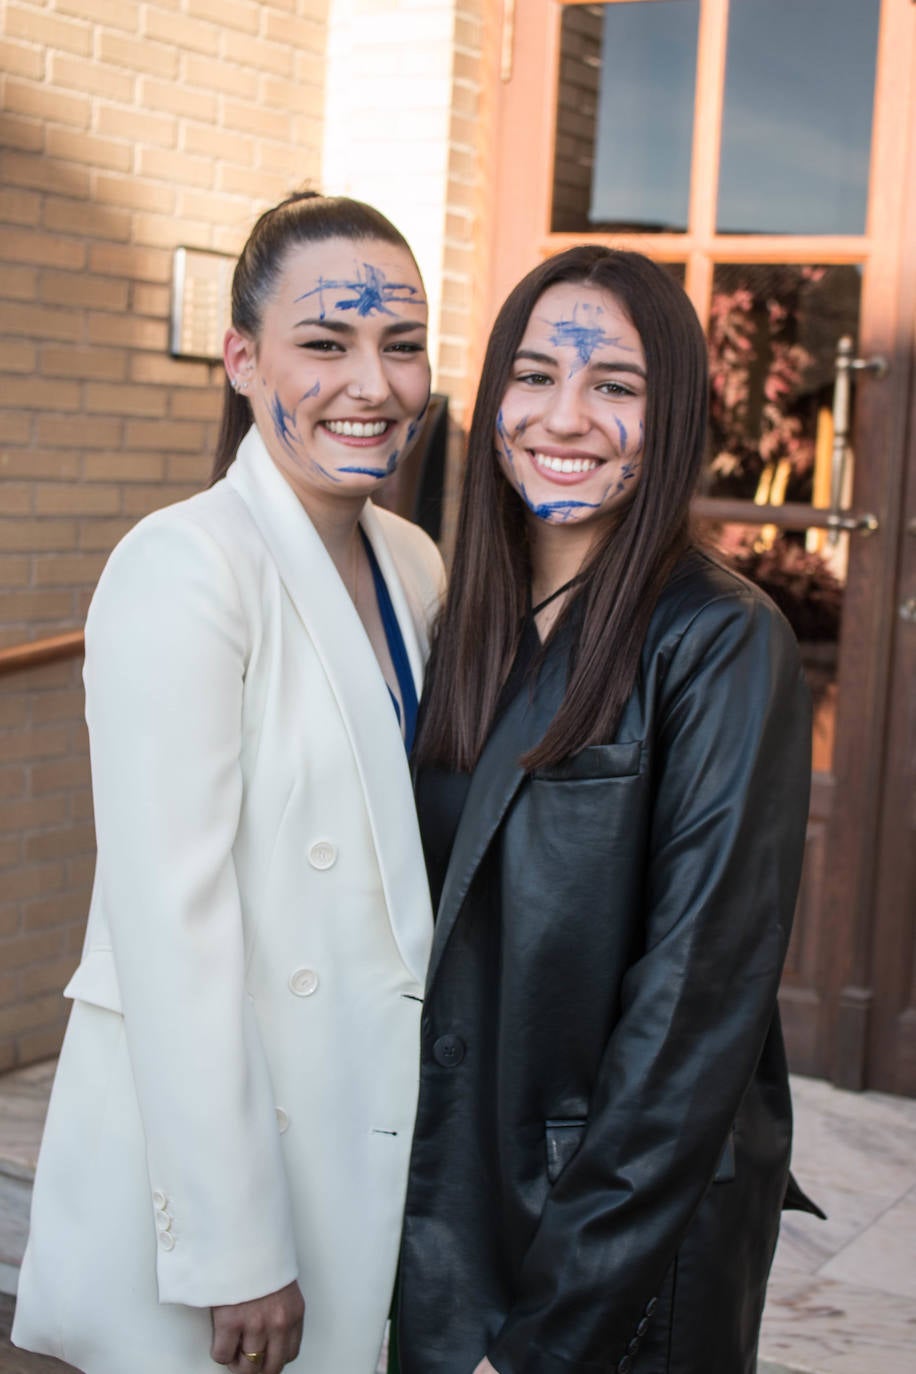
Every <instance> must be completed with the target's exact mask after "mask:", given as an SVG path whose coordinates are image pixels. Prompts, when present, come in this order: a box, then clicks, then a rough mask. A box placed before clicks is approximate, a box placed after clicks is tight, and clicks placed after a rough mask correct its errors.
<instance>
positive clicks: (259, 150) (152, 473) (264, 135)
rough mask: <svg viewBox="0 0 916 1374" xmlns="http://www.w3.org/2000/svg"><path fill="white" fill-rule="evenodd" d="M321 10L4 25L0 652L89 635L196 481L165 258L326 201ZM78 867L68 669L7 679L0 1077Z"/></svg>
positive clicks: (12, 1057) (53, 962) (266, 5)
mask: <svg viewBox="0 0 916 1374" xmlns="http://www.w3.org/2000/svg"><path fill="white" fill-rule="evenodd" d="M327 10H328V0H263V2H259V0H144V3H139V2H138V0H48V3H30V2H29V0H6V3H5V4H3V5H2V7H0V23H2V28H0V70H2V72H3V76H2V101H0V646H2V645H9V644H13V643H18V642H20V641H22V640H25V639H34V638H40V637H44V636H46V635H49V634H53V633H56V632H59V631H61V630H64V629H72V628H77V627H79V626H81V625H82V622H83V617H84V615H85V610H86V606H87V603H88V599H89V596H90V593H91V589H92V587H93V585H94V583H95V580H96V578H97V576H98V573H99V571H100V569H101V567H102V565H103V563H104V560H105V558H106V556H107V554H108V552H109V551H110V549H111V547H112V546H113V544H114V543H115V542H116V540H117V539H118V538H119V537H120V536H121V535H122V534H123V533H124V532H125V531H126V530H127V529H128V528H129V527H130V526H131V525H132V524H133V523H134V522H135V521H136V520H137V519H138V518H139V517H140V516H141V515H143V514H145V513H146V512H147V511H149V510H152V509H154V508H156V507H158V506H161V505H164V504H166V503H167V502H170V501H175V500H178V499H180V498H182V497H184V496H186V495H189V494H190V493H191V492H192V491H194V490H196V489H198V488H199V487H200V486H201V485H202V484H203V482H204V481H205V478H206V473H207V469H208V466H209V453H210V450H211V446H212V441H213V437H214V428H215V422H216V417H217V414H218V409H219V394H220V387H221V384H222V373H221V369H220V368H218V367H214V366H210V365H208V364H206V363H199V362H184V361H178V360H174V359H171V358H169V357H168V354H167V325H168V312H169V298H170V279H171V264H172V250H173V248H174V247H176V246H177V245H179V244H185V245H188V246H191V247H197V248H215V249H219V250H221V251H225V252H235V251H237V250H238V248H239V247H240V245H241V243H242V241H243V240H244V238H245V236H246V234H247V231H248V228H249V227H250V224H251V221H252V219H253V217H254V215H255V214H256V213H257V211H258V210H260V209H261V208H263V206H265V205H267V204H269V203H271V202H273V201H274V200H276V199H278V198H279V197H280V196H281V195H283V194H284V193H285V192H286V191H287V190H289V189H290V188H291V187H293V186H295V185H299V184H302V183H303V182H307V181H310V182H312V183H313V184H316V185H317V184H318V183H319V175H320V167H321V138H322V112H323V102H324V89H323V87H324V48H325V37H326V28H327ZM92 865H93V831H92V818H91V808H90V801H89V791H88V767H87V758H86V739H85V729H84V726H83V724H82V692H81V685H80V664H79V662H78V661H70V662H65V663H59V664H54V665H50V666H47V667H44V668H36V669H33V670H31V671H29V672H28V673H17V674H15V675H13V676H5V677H2V678H0V1070H2V1069H5V1068H9V1067H11V1066H13V1065H15V1064H24V1063H27V1062H29V1061H30V1060H33V1059H38V1058H42V1057H44V1056H47V1055H50V1054H53V1053H54V1052H55V1051H56V1049H57V1046H58V1044H59V1040H60V1035H61V1032H62V1026H63V1020H64V1017H65V1014H66V1007H65V1006H64V1004H63V1003H62V1001H61V999H60V996H59V990H60V988H61V987H62V986H63V983H64V982H65V981H66V978H67V976H68V974H69V971H70V970H71V969H72V968H73V967H74V966H75V963H76V959H77V956H78V952H79V948H80V944H81V941H82V933H83V923H84V918H85V913H86V909H87V906H88V897H89V889H90V884H91V874H92Z"/></svg>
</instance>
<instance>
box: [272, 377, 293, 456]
mask: <svg viewBox="0 0 916 1374" xmlns="http://www.w3.org/2000/svg"><path fill="white" fill-rule="evenodd" d="M269 404H270V418H271V419H272V420H273V426H274V433H275V434H276V436H277V438H278V439H279V440H280V443H281V444H282V445H283V447H284V448H285V449H287V451H288V452H289V453H293V451H294V450H293V437H294V436H295V422H294V420H293V415H292V412H291V411H288V410H286V409H285V408H284V405H283V402H282V401H281V400H280V396H279V393H278V392H276V391H275V392H274V394H273V397H272V399H271V401H270V403H269Z"/></svg>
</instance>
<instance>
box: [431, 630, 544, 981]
mask: <svg viewBox="0 0 916 1374" xmlns="http://www.w3.org/2000/svg"><path fill="white" fill-rule="evenodd" d="M568 646H569V638H568V635H567V634H565V633H563V632H562V631H561V632H560V633H559V634H558V636H557V638H556V640H555V641H554V643H553V644H552V645H551V647H550V649H549V650H548V652H547V655H546V657H545V659H544V662H543V664H542V666H541V669H540V671H539V673H538V676H537V680H536V682H535V686H534V691H533V692H532V691H531V690H530V687H529V686H528V685H525V686H523V687H522V688H521V689H520V691H519V692H518V693H517V694H516V696H515V698H514V700H513V701H512V702H511V703H510V705H509V707H508V708H507V710H506V712H505V714H504V715H503V716H502V717H501V719H500V720H499V721H498V722H497V725H496V728H495V729H494V731H493V733H492V734H491V736H490V738H489V739H488V741H487V743H486V745H485V746H484V750H483V753H482V754H481V756H480V759H479V760H478V762H477V767H476V768H475V769H474V773H473V775H472V777H471V784H470V787H469V788H468V794H467V798H466V800H465V803H464V810H463V811H462V813H461V820H460V822H459V824H458V830H457V832H456V834H455V843H454V845H453V847H452V854H451V858H450V860H449V866H448V872H447V873H446V875H445V883H444V885H443V888H442V898H441V901H440V903H439V911H438V914H437V917H436V928H435V931H434V933H433V947H432V954H431V956H430V963H429V970H428V972H427V976H426V986H427V990H428V989H429V988H430V987H431V986H432V983H433V979H434V978H435V975H436V971H437V969H438V967H439V963H440V961H441V959H442V955H443V952H444V950H445V946H446V945H447V943H448V940H449V936H450V935H451V933H452V930H453V929H454V926H455V922H456V920H457V919H458V914H459V912H460V910H461V905H462V903H463V901H464V899H465V897H466V896H467V892H468V889H469V887H470V885H471V882H472V881H473V878H474V874H475V873H476V872H477V869H478V867H479V866H480V863H481V860H482V859H483V857H484V854H485V853H486V851H487V848H488V847H489V845H490V843H491V841H492V839H493V836H494V835H495V834H496V831H497V830H498V828H499V826H500V824H501V822H502V819H503V817H504V816H505V814H506V812H507V811H508V809H509V806H510V805H511V802H512V799H513V797H514V796H515V794H516V792H517V791H518V788H519V786H520V785H521V783H522V781H523V779H524V777H525V772H524V769H522V768H521V767H520V765H519V759H520V758H521V757H522V755H523V754H525V753H527V752H528V750H529V749H531V748H533V746H534V745H535V744H536V743H537V742H538V740H539V739H542V738H543V736H544V734H545V732H546V730H547V727H548V725H549V724H550V722H551V720H552V719H553V717H554V716H555V715H556V713H557V709H558V708H559V705H560V702H561V701H562V700H563V694H564V692H565V690H566V677H567V664H568V662H569V648H568Z"/></svg>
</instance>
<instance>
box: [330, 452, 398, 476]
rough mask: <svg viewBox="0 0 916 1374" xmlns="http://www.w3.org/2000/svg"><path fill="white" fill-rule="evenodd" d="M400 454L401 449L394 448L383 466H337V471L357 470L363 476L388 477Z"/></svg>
mask: <svg viewBox="0 0 916 1374" xmlns="http://www.w3.org/2000/svg"><path fill="white" fill-rule="evenodd" d="M400 456H401V450H400V449H399V448H396V449H395V451H394V453H392V455H391V457H390V458H389V459H388V462H387V463H386V464H385V466H384V467H383V468H360V467H356V466H355V465H354V466H353V467H347V468H338V469H337V471H338V472H358V473H360V474H361V476H363V477H390V476H391V474H392V473H393V472H394V470H395V468H396V467H397V462H398V459H399V458H400Z"/></svg>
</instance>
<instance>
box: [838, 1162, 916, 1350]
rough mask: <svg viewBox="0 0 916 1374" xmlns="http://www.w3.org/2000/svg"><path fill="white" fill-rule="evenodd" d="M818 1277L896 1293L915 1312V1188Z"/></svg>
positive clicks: (849, 1245) (857, 1237)
mask: <svg viewBox="0 0 916 1374" xmlns="http://www.w3.org/2000/svg"><path fill="white" fill-rule="evenodd" d="M819 1273H820V1276H821V1277H822V1278H826V1279H839V1280H841V1281H843V1282H846V1283H854V1284H857V1285H858V1286H859V1287H862V1288H877V1289H880V1290H881V1291H882V1292H885V1293H897V1294H899V1295H900V1297H903V1298H909V1299H910V1301H911V1302H912V1303H913V1307H914V1310H916V1188H914V1189H913V1190H912V1191H911V1192H909V1193H907V1195H906V1197H904V1198H903V1199H902V1200H901V1201H900V1202H897V1203H895V1204H894V1205H893V1206H892V1207H889V1208H888V1209H887V1211H886V1212H884V1213H883V1214H882V1215H881V1216H880V1217H878V1218H877V1219H876V1220H875V1221H873V1222H872V1224H871V1225H870V1226H868V1227H867V1228H866V1229H865V1230H864V1231H863V1232H862V1234H861V1235H859V1236H856V1237H855V1239H853V1240H851V1241H850V1242H849V1244H848V1245H845V1246H844V1247H843V1249H842V1250H840V1251H839V1253H838V1254H836V1255H834V1256H833V1258H832V1259H830V1260H829V1261H828V1262H827V1263H826V1264H824V1265H823V1266H822V1268H821V1269H820V1271H819ZM913 1365H914V1367H916V1347H914V1350H913Z"/></svg>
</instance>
